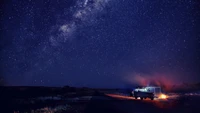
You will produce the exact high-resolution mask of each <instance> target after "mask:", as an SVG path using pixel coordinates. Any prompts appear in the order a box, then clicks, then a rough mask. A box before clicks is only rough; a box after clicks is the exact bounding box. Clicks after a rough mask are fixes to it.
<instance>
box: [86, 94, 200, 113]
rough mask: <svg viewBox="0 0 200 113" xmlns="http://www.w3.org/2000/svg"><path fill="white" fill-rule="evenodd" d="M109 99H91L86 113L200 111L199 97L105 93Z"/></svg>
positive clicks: (193, 112)
mask: <svg viewBox="0 0 200 113" xmlns="http://www.w3.org/2000/svg"><path fill="white" fill-rule="evenodd" d="M102 96H104V97H105V98H107V99H108V98H109V100H103V99H101V100H100V99H91V100H90V103H89V104H88V106H87V108H86V111H85V113H199V108H198V106H199V105H198V103H199V101H200V98H199V97H194V96H193V97H185V96H182V97H177V96H173V95H171V97H168V99H155V100H153V101H152V100H150V99H146V100H139V99H137V100H136V99H134V98H133V97H129V96H124V95H117V94H105V95H102Z"/></svg>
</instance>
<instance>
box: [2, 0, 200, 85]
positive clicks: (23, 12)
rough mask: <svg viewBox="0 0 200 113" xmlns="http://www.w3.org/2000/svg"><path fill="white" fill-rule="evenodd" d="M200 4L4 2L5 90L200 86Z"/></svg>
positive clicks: (157, 0)
mask: <svg viewBox="0 0 200 113" xmlns="http://www.w3.org/2000/svg"><path fill="white" fill-rule="evenodd" d="M198 53H200V2H198V0H195V1H192V0H3V1H1V5H0V84H1V85H12V86H18V85H23V86H64V85H70V86H78V87H107V88H108V87H109V88H111V87H112V88H113V87H124V86H125V85H127V84H135V83H138V84H140V83H141V82H142V81H144V80H147V81H148V80H149V81H148V82H150V81H151V80H156V81H162V82H163V83H164V82H167V83H170V84H176V83H182V82H198V81H200V55H198Z"/></svg>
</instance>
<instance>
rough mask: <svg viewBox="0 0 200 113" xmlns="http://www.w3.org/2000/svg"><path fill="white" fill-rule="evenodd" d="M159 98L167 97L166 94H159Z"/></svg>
mask: <svg viewBox="0 0 200 113" xmlns="http://www.w3.org/2000/svg"><path fill="white" fill-rule="evenodd" d="M159 98H161V99H167V95H165V94H161V95H160V96H159Z"/></svg>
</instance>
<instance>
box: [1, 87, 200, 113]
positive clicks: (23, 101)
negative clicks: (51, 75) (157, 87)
mask: <svg viewBox="0 0 200 113" xmlns="http://www.w3.org/2000/svg"><path fill="white" fill-rule="evenodd" d="M185 85H186V84H183V86H180V89H178V87H177V89H176V90H171V92H168V93H167V94H168V95H169V97H170V96H171V97H173V99H171V100H170V98H169V100H167V101H158V100H155V101H152V102H151V101H148V100H144V101H141V100H134V98H133V97H130V95H129V92H130V91H131V90H130V89H120V88H118V89H106V88H99V89H94V88H87V87H82V88H77V87H70V86H64V87H39V86H38V87H31V86H1V87H0V103H1V111H4V113H13V112H15V113H26V112H28V113H39V112H44V113H46V112H47V111H49V112H50V111H51V112H53V113H77V112H79V113H92V112H96V113H98V112H99V113H100V112H104V113H107V112H117V113H127V112H128V113H129V111H123V110H122V111H118V108H113V107H112V104H115V103H116V104H120V103H124V104H125V103H126V104H125V106H124V108H123V109H124V110H125V108H126V107H127V109H130V108H132V107H133V108H134V110H133V111H138V112H139V111H141V110H140V109H138V107H136V106H141V107H140V108H143V107H145V109H147V110H148V109H149V110H150V112H152V113H153V112H154V113H157V112H160V111H162V112H163V113H168V112H170V113H172V112H175V113H179V112H180V113H189V112H190V111H188V110H190V109H196V110H197V106H198V104H197V103H198V101H199V100H200V90H199V89H200V87H199V84H195V85H194V84H193V85H189V84H187V85H186V86H187V87H186V86H185ZM198 91H199V92H198ZM175 95H176V97H175V98H174V96H175ZM127 103H128V104H127ZM132 103H133V105H129V104H132ZM110 104H111V105H110ZM135 104H136V105H135ZM117 106H121V105H117ZM128 106H129V107H130V108H128ZM131 106H132V107H131ZM102 107H105V108H104V109H102ZM107 107H110V108H107ZM121 107H122V106H121ZM182 107H184V108H182ZM191 107H192V108H191ZM121 109H122V108H121ZM137 109H138V110H137ZM164 109H166V110H164ZM174 109H175V110H174ZM130 110H131V109H130ZM150 112H148V113H150ZM144 113H146V111H144Z"/></svg>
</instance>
